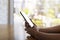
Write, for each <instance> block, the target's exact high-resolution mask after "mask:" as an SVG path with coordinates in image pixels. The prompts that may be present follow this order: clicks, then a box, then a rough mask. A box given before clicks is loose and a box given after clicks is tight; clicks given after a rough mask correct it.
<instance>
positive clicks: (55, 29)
mask: <svg viewBox="0 0 60 40" xmlns="http://www.w3.org/2000/svg"><path fill="white" fill-rule="evenodd" d="M39 31H40V32H46V33H60V26H55V27H51V28H44V29H39Z"/></svg>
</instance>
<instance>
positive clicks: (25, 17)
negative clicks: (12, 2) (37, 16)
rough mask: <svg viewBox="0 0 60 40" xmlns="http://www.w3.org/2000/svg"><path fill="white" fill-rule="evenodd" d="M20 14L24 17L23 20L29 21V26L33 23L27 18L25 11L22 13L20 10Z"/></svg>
mask: <svg viewBox="0 0 60 40" xmlns="http://www.w3.org/2000/svg"><path fill="white" fill-rule="evenodd" d="M20 14H21V15H22V17H23V18H24V20H25V21H27V22H28V23H29V25H30V26H31V27H33V26H34V24H33V23H32V21H31V20H30V19H29V18H28V16H27V15H26V13H24V12H22V11H21V12H20Z"/></svg>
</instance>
